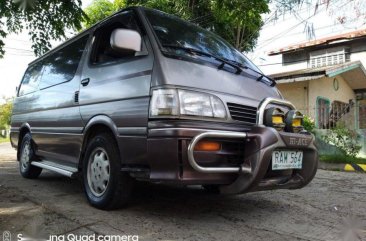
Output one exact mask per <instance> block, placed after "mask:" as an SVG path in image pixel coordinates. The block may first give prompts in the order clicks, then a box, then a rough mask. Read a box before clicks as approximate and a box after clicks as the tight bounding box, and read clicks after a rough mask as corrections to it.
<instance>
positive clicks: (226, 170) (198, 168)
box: [188, 131, 252, 173]
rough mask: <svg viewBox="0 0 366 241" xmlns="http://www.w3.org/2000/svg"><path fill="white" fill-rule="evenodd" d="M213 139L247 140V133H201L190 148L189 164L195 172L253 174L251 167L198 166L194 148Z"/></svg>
mask: <svg viewBox="0 0 366 241" xmlns="http://www.w3.org/2000/svg"><path fill="white" fill-rule="evenodd" d="M206 137H211V138H220V137H224V138H239V139H240V138H246V137H247V133H245V132H243V133H242V132H223V131H221V132H220V131H209V132H204V133H201V134H199V135H197V136H195V137H193V139H192V141H191V143H189V146H188V161H189V164H191V166H192V167H193V169H194V170H196V171H198V172H204V173H233V172H244V173H251V172H252V169H251V168H250V167H203V166H200V165H198V163H197V162H196V160H195V159H194V153H193V152H194V147H195V146H196V144H197V143H198V142H199V141H200V140H202V139H203V138H206Z"/></svg>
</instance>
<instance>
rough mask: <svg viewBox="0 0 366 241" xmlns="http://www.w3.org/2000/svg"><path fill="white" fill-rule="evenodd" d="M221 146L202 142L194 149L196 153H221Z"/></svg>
mask: <svg viewBox="0 0 366 241" xmlns="http://www.w3.org/2000/svg"><path fill="white" fill-rule="evenodd" d="M220 149H221V144H220V143H219V142H215V141H200V142H198V143H197V144H196V146H195V147H194V150H195V151H219V150H220Z"/></svg>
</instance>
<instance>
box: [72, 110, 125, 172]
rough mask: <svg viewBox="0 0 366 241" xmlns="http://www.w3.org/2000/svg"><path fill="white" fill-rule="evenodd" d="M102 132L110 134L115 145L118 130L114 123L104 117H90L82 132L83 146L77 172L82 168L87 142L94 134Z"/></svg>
mask: <svg viewBox="0 0 366 241" xmlns="http://www.w3.org/2000/svg"><path fill="white" fill-rule="evenodd" d="M102 132H109V133H110V134H112V136H113V138H114V141H115V143H116V144H117V136H118V129H117V126H116V124H115V123H114V121H113V120H112V119H111V118H110V117H108V116H106V115H98V116H94V117H92V118H91V119H90V120H89V121H88V123H87V124H86V126H85V128H84V131H83V144H82V146H81V152H80V157H79V164H78V168H79V170H81V168H82V166H83V160H84V155H85V152H86V148H87V146H88V142H89V140H91V139H92V138H93V137H94V136H95V135H96V134H98V133H102Z"/></svg>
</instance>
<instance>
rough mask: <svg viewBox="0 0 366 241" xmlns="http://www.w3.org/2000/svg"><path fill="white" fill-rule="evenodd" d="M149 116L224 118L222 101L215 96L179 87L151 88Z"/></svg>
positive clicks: (224, 112)
mask: <svg viewBox="0 0 366 241" xmlns="http://www.w3.org/2000/svg"><path fill="white" fill-rule="evenodd" d="M150 116H151V117H164V116H165V117H180V116H197V117H208V118H220V119H224V118H226V109H225V105H224V103H223V102H222V101H221V100H220V99H219V98H218V97H216V96H214V95H211V94H206V93H201V92H195V91H188V90H180V89H158V90H153V94H152V98H151V103H150Z"/></svg>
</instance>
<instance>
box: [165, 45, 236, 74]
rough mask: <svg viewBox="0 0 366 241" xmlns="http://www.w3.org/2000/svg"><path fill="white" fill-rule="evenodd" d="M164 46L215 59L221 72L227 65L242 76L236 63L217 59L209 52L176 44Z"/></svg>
mask: <svg viewBox="0 0 366 241" xmlns="http://www.w3.org/2000/svg"><path fill="white" fill-rule="evenodd" d="M162 46H163V47H164V48H172V49H180V50H183V51H186V52H189V53H191V54H198V55H202V56H206V57H209V58H213V59H215V60H217V61H219V62H221V64H220V65H219V66H218V67H217V68H218V69H220V70H221V69H223V68H224V66H225V65H229V66H231V67H232V68H234V69H235V70H236V72H235V74H240V73H241V72H242V69H241V67H240V66H238V65H236V64H234V63H232V62H231V61H230V60H227V59H224V58H220V57H217V56H215V55H213V54H210V53H207V52H204V51H201V50H198V49H195V48H189V47H183V46H179V45H174V44H164V45H162Z"/></svg>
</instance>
